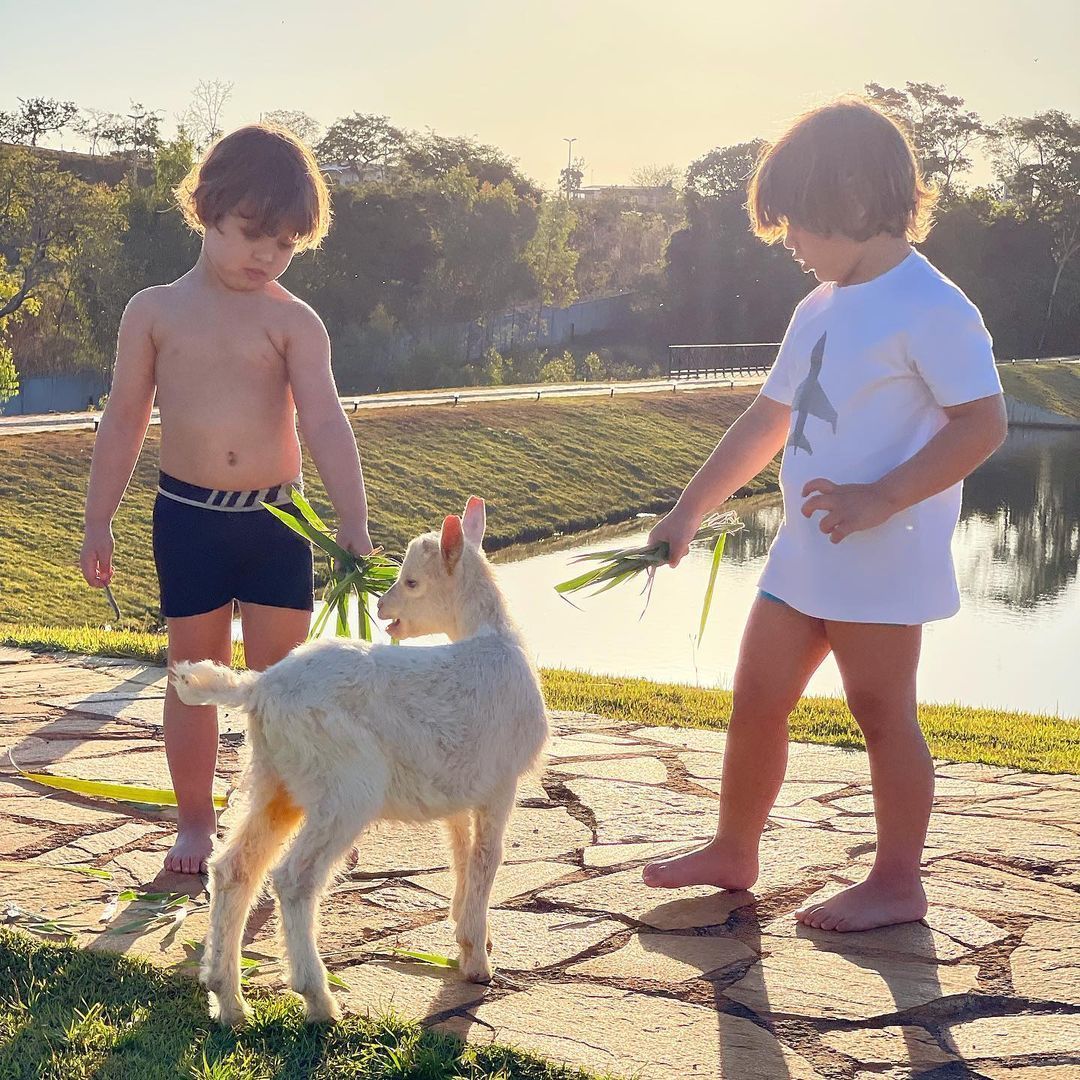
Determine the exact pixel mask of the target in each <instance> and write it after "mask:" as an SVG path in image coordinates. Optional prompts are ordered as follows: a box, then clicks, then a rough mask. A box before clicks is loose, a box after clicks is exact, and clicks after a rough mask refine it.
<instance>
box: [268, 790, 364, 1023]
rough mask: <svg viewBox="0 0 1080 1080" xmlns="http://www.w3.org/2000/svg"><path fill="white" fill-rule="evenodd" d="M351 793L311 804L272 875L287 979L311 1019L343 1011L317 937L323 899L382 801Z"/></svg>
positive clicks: (335, 1015)
mask: <svg viewBox="0 0 1080 1080" xmlns="http://www.w3.org/2000/svg"><path fill="white" fill-rule="evenodd" d="M351 794H353V798H351V799H350V801H348V802H342V801H341V800H340V798H339V799H337V800H330V799H327V800H325V801H324V802H322V803H318V804H316V805H315V806H312V807H309V808H308V811H307V818H306V820H305V822H304V827H303V828H302V829H301V830H300V832H299V834H298V835H297V837H296V840H295V841H293V845H292V847H291V848H290V849H289V852H288V854H287V855H286V856H285V858H284V859H282V861H281V862H280V863H279V864H278V865H277V866H276V867H275V868H274V870H273V872H272V875H271V876H272V878H273V882H274V890H275V892H276V893H277V895H278V901H279V903H280V907H281V922H282V926H283V927H284V931H285V949H286V953H287V956H288V960H289V984H290V985H291V986H292V988H293V990H295V991H296V992H297V993H298V994H300V995H302V996H303V998H304V1002H305V1004H306V1006H307V1019H308V1022H309V1023H313V1024H317V1023H323V1022H325V1021H327V1020H336V1019H337V1018H338V1017H339V1016H340V1015H341V1011H340V1010H339V1009H338V1006H337V1003H336V1002H335V1001H334V997H333V995H332V994H331V993H330V984H329V980H328V979H327V977H326V967H325V966H324V964H323V962H322V959H321V958H320V956H319V950H318V947H317V945H316V942H315V922H316V916H317V913H318V905H319V899H320V897H321V896H322V892H323V890H324V888H325V887H326V882H327V879H328V878H329V876H330V871H331V870H332V869H333V867H334V865H335V864H336V863H338V862H339V861H340V860H341V859H342V858H343V857H344V856H345V854H346V853H347V852H348V850H349V848H350V847H351V846H352V843H353V841H354V840H355V839H356V836H357V834H358V833H359V832H360V831H361V830H362V829H363V828H364V827H365V826H367V825H368V824H369V823H370V822H371V821H372V820H373V819H374V817H375V815H376V812H377V810H378V807H379V806H380V805H381V803H382V800H381V798H380V799H376V798H374V797H372V798H370V799H364V800H359V799H357V798H356V797H355V793H351Z"/></svg>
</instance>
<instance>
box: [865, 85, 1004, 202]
mask: <svg viewBox="0 0 1080 1080" xmlns="http://www.w3.org/2000/svg"><path fill="white" fill-rule="evenodd" d="M866 94H867V97H869V98H870V100H871V101H873V102H875V103H876V104H877V105H879V106H880V107H881V108H882V109H883V110H884V111H885V112H887V113H889V115H890V116H892V117H894V118H895V119H897V120H899V121H900V122H901V123H902V124H903V125H904V126H905V127H906V128H907V130H908V131H909V132H910V134H911V141H912V143H913V144H914V146H915V152H916V154H917V155H918V158H919V163H920V165H921V166H922V171H923V175H924V176H925V177H927V179H930V180H934V181H936V182H937V184H938V187H939V188H940V191H941V197H942V200H943V201H945V202H948V201H949V200H950V199H951V198H952V197H953V184H954V181H955V180H956V178H957V176H958V175H959V174H961V173H965V172H967V171H968V170H969V169H970V168H971V165H972V159H971V154H970V152H969V151H970V150H971V149H972V148H973V147H974V146H975V145H976V144H977V143H978V142H979V140H981V139H983V138H984V137H986V136H987V135H988V134H989V133H990V132H989V129H988V128H987V127H986V125H984V124H983V122H982V121H981V120H980V119H979V116H978V114H977V113H974V112H970V111H966V110H965V109H964V99H963V98H962V97H955V96H953V95H952V94H947V93H946V92H945V87H944V86H936V85H934V84H933V83H915V82H909V83H906V84H905V86H904V89H903V90H897V89H895V88H893V87H885V86H880V85H878V83H867V84H866Z"/></svg>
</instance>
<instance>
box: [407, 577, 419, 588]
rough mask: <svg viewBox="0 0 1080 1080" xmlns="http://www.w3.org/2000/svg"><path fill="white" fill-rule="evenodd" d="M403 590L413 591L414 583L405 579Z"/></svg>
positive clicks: (410, 579) (409, 579)
mask: <svg viewBox="0 0 1080 1080" xmlns="http://www.w3.org/2000/svg"><path fill="white" fill-rule="evenodd" d="M405 588H406V589H415V588H416V582H415V581H414V580H413V579H412V578H406V579H405Z"/></svg>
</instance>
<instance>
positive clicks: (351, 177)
mask: <svg viewBox="0 0 1080 1080" xmlns="http://www.w3.org/2000/svg"><path fill="white" fill-rule="evenodd" d="M319 171H320V172H321V173H322V174H323V176H325V177H326V179H327V180H330V181H332V182H333V183H335V184H383V183H385V182H386V178H387V175H388V173H389V170H388V169H387V168H386V166H385V165H380V164H378V163H376V162H371V161H369V162H365V163H364V164H362V165H320V166H319Z"/></svg>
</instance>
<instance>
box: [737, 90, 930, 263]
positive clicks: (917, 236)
mask: <svg viewBox="0 0 1080 1080" xmlns="http://www.w3.org/2000/svg"><path fill="white" fill-rule="evenodd" d="M747 194H748V196H749V197H748V199H747V203H746V209H747V211H748V213H749V214H750V226H751V228H752V229H753V231H754V233H755V235H757V236H758V237H760V238H761V239H762V240H764V241H766V242H767V243H770V244H774V243H776V241H777V240H780V239H782V238H783V236H784V233H785V230H786V229H787V226H788V225H789V224H792V225H796V226H798V227H799V228H802V229H808V230H810V231H811V232H814V233H817V234H819V235H821V236H829V235H831V234H832V233H840V234H842V235H843V236H847V237H849V238H850V239H852V240H869V239H870V237H872V236H877V235H878V234H879V233H888V234H889V235H890V236H904V237H907V239H908V240H911V241H913V242H916V243H917V242H919V241H921V240H925V239H926V236H927V234H928V233H929V232H930V230H931V228H933V224H934V221H933V216H934V206H935V204H936V203H937V192H936V191H935V190H934V189H933V188H931V187H930V186H928V185H927V184H926V183H925V181H924V180H923V177H922V173H921V171H920V169H919V163H918V162H917V161H916V159H915V152H914V150H913V149H912V146H911V142H910V140H909V139H908V137H907V135H906V134H905V133H904V131H903V130H902V129H901V127H900V126H899V125H898V124H897V123H896V121H895V120H893V119H892V118H891V117H889V116H887V115H886V114H885V113H883V112H882V111H881V110H880V109H878V108H877V107H876V106H874V105H872V104H871V103H870V102H869V101H865V100H863V99H862V98H854V97H853V98H841V99H840V100H838V101H834V102H832V103H831V104H829V105H822V106H821V107H820V108H817V109H813V110H811V111H810V112H808V113H804V114H803V115H802V116H800V117H799V119H798V120H796V121H795V123H794V124H792V126H791V127H790V128H789V129H788V130H787V131H786V132H785V133H784V134H783V135H782V136H781V137H780V138H779V139H777V141H776V142H775V143H773V144H772V145H771V146H766V147H765V149H764V150H763V151H762V153H761V156H760V157H759V158H758V162H757V167H756V168H755V169H754V175H753V176H752V177H751V178H750V186H749V188H748V191H747Z"/></svg>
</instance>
